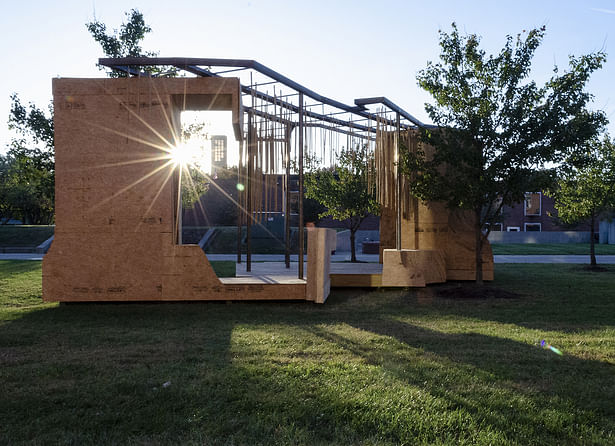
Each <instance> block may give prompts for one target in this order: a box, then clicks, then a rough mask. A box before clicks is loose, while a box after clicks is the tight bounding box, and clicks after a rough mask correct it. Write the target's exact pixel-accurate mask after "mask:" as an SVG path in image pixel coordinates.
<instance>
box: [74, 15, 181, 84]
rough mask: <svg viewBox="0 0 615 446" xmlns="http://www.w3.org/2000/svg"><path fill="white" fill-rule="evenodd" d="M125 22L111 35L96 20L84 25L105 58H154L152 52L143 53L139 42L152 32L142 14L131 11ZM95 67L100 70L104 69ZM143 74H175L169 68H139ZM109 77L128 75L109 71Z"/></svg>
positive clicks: (172, 69)
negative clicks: (98, 44)
mask: <svg viewBox="0 0 615 446" xmlns="http://www.w3.org/2000/svg"><path fill="white" fill-rule="evenodd" d="M125 15H126V18H127V21H126V22H125V23H122V25H121V26H120V29H119V30H116V29H114V30H113V34H107V25H105V24H104V23H102V22H99V21H98V20H96V19H95V20H94V21H93V22H89V23H86V24H85V26H86V28H87V30H88V31H89V32H90V34H91V35H92V37H93V38H94V40H95V41H96V42H98V43H100V46H101V47H102V50H103V52H104V53H105V55H106V56H107V57H116V58H117V57H154V56H157V55H158V53H157V52H154V51H143V49H142V48H141V41H142V40H143V39H144V38H145V35H146V34H147V33H149V32H151V31H152V28H151V27H150V26H149V25H147V24H146V23H145V18H144V17H143V14H142V13H141V12H139V11H138V10H137V9H132V10H130V11H129V12H126V13H125ZM97 66H98V67H99V68H100V69H101V70H106V67H103V66H100V65H98V64H97ZM140 68H141V69H142V70H143V71H144V72H146V73H150V74H161V73H164V74H165V75H170V76H174V75H175V74H176V72H177V70H176V69H175V68H169V67H140ZM107 74H108V75H109V77H127V76H128V73H125V72H123V71H117V70H111V71H110V72H108V73H107Z"/></svg>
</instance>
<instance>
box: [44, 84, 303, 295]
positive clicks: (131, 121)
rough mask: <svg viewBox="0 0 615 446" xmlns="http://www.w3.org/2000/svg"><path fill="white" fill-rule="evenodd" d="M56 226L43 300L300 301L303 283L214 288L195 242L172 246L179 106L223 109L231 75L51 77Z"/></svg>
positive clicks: (231, 96)
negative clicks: (174, 153) (171, 156)
mask: <svg viewBox="0 0 615 446" xmlns="http://www.w3.org/2000/svg"><path fill="white" fill-rule="evenodd" d="M53 95H54V108H55V116H54V125H55V149H56V230H55V239H54V242H53V244H52V246H51V249H50V250H49V252H48V253H47V255H46V256H45V257H44V259H43V299H44V300H46V301H134V300H245V299H305V284H289V285H268V284H223V283H222V282H220V280H219V279H218V277H217V276H216V274H215V273H214V271H213V269H212V268H211V265H210V264H209V261H208V260H207V257H206V256H205V254H204V253H203V251H202V250H201V249H200V248H199V247H198V246H196V245H185V246H178V245H177V244H176V243H175V237H174V234H175V233H176V230H177V226H176V224H177V223H176V218H175V215H176V211H175V210H176V208H177V201H176V200H177V169H176V168H175V166H174V165H173V164H172V163H171V162H170V160H169V157H168V152H167V151H168V150H169V149H170V148H171V146H172V145H173V144H175V142H176V135H177V134H178V132H179V125H180V123H179V114H180V112H181V110H183V109H215V110H221V109H224V110H231V111H232V120H233V126H234V127H235V129H236V132H237V133H236V134H237V135H238V136H240V130H241V119H242V118H241V117H242V110H241V106H240V87H239V80H238V79H236V78H224V79H217V78H173V79H152V78H126V79H54V81H53Z"/></svg>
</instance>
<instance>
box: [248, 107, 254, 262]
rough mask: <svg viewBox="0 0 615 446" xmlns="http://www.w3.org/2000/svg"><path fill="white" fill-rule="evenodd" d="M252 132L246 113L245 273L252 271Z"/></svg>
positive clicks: (249, 114)
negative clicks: (246, 194)
mask: <svg viewBox="0 0 615 446" xmlns="http://www.w3.org/2000/svg"><path fill="white" fill-rule="evenodd" d="M253 145H254V132H253V130H252V113H248V155H247V156H248V172H247V175H246V183H247V184H246V189H247V192H248V199H247V200H246V201H247V203H246V208H247V209H246V211H247V214H248V215H247V218H246V271H248V272H250V271H252V173H253V170H254V165H253V164H254V160H253V158H254V157H253V156H252V155H253V151H254V150H253V149H254V148H253V147H252V146H253Z"/></svg>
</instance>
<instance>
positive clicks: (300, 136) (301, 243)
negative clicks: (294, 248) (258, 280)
mask: <svg viewBox="0 0 615 446" xmlns="http://www.w3.org/2000/svg"><path fill="white" fill-rule="evenodd" d="M298 155H299V196H298V197H297V198H298V201H299V259H298V260H299V279H303V243H304V240H303V238H304V236H303V93H299V153H298Z"/></svg>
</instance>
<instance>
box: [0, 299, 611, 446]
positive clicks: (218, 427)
mask: <svg viewBox="0 0 615 446" xmlns="http://www.w3.org/2000/svg"><path fill="white" fill-rule="evenodd" d="M526 304H528V302H527V301H515V302H501V301H500V302H490V303H489V302H465V303H463V305H461V304H460V303H457V302H450V301H449V300H438V299H435V300H434V299H427V300H425V298H419V297H417V295H416V293H415V292H408V291H395V292H393V291H370V292H366V291H360V292H357V291H356V290H353V291H352V292H350V291H349V292H335V293H334V294H333V295H332V296H331V298H330V302H329V303H328V305H326V306H314V305H310V304H272V303H267V304H232V305H227V304H218V303H199V304H162V305H93V304H91V305H77V306H61V307H56V308H51V309H45V310H41V311H34V312H31V313H27V314H24V315H23V317H20V318H18V319H15V320H14V321H11V322H7V323H4V324H3V325H1V326H0V346H1V347H0V364H1V366H2V367H0V370H2V372H1V378H2V381H3V384H4V387H5V391H4V398H6V400H5V404H2V405H0V406H1V408H0V417H1V419H2V420H3V424H4V426H5V427H4V430H3V433H2V434H0V439H2V440H3V441H6V442H12V441H34V442H40V443H49V442H52V443H55V442H72V443H113V442H115V443H126V442H128V441H130V442H136V443H152V442H158V443H169V444H170V443H177V442H193V443H207V444H210V443H211V444H289V443H296V444H308V443H309V444H330V443H338V444H339V443H346V444H348V443H354V444H360V443H364V444H398V443H404V442H407V443H425V444H429V443H437V442H445V443H458V442H459V443H464V442H465V443H476V442H486V443H488V442H492V443H504V442H520V443H525V444H531V443H534V444H548V443H552V444H556V443H560V444H561V443H575V442H579V443H584V442H588V443H592V442H597V443H600V442H604V443H609V442H610V441H613V435H614V434H613V432H614V430H615V426H614V422H613V419H615V409H614V408H613V406H612V403H611V402H612V401H613V400H615V379H614V377H615V371H614V367H613V365H612V364H607V363H604V362H600V361H595V360H588V359H581V358H575V357H570V356H565V357H563V358H560V357H558V356H555V355H554V354H552V353H551V352H549V351H546V350H541V349H539V348H537V347H534V346H532V345H529V344H525V343H522V342H517V341H514V340H511V339H507V338H505V337H501V336H498V335H497V334H494V335H493V336H490V335H484V334H478V333H471V332H470V333H445V332H442V331H437V330H433V329H428V328H425V327H424V326H418V325H415V324H411V323H407V322H401V321H399V320H398V318H400V317H403V316H408V317H412V318H419V319H422V320H432V319H430V318H441V317H449V318H452V317H455V316H462V317H475V318H477V319H478V320H480V319H484V320H490V319H492V318H493V319H496V318H497V317H498V315H499V317H500V318H501V319H506V318H507V316H506V314H507V312H511V311H512V310H513V309H514V308H515V306H518V305H526ZM513 319H514V318H513ZM516 319H519V317H516ZM507 322H511V321H507ZM164 383H169V384H167V385H166V386H165V385H164ZM24 420H27V422H24Z"/></svg>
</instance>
